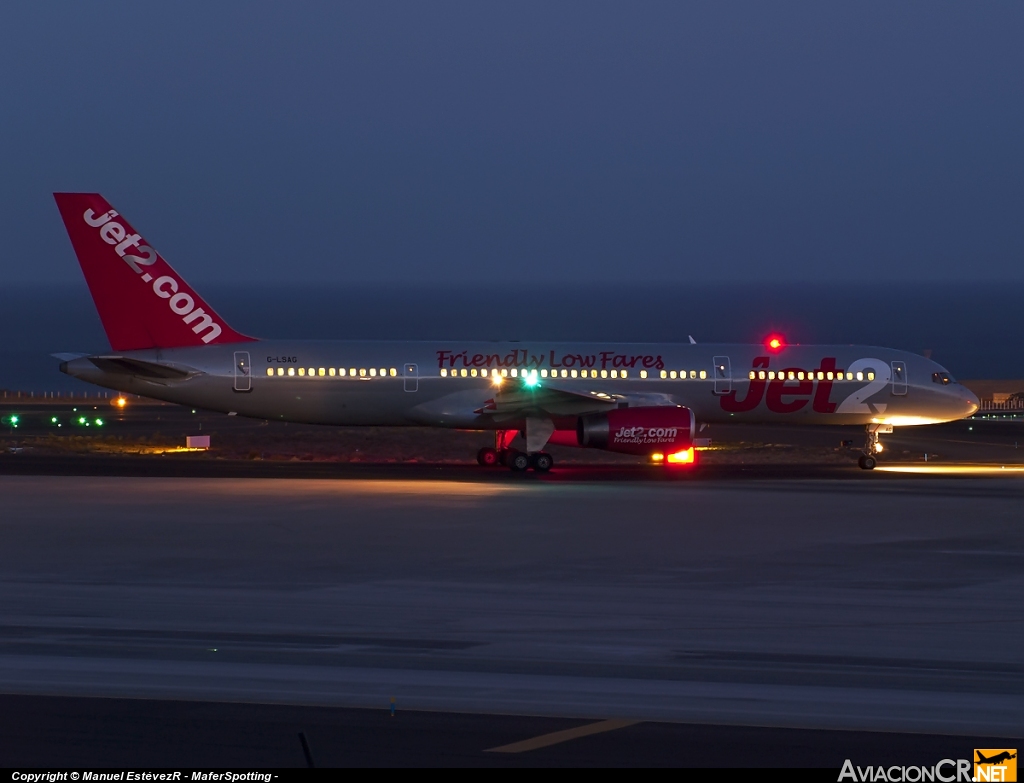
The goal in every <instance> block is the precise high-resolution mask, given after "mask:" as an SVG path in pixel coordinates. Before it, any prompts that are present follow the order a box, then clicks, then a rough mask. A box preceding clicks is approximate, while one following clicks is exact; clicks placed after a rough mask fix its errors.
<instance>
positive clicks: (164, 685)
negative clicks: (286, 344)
mask: <svg viewBox="0 0 1024 783" xmlns="http://www.w3.org/2000/svg"><path fill="white" fill-rule="evenodd" d="M392 471H393V472H392V476H393V477H392V478H391V479H385V478H379V477H378V478H365V479H359V478H347V479H341V480H339V479H333V480H325V479H269V478H263V479H246V478H217V479H212V478H195V477H163V478H159V477H158V478H146V477H114V476H12V475H6V476H0V497H2V498H3V514H2V516H0V535H2V537H3V542H4V544H3V546H2V547H0V573H2V582H0V691H2V692H5V693H9V694H37V695H42V694H50V695H63V696H110V697H123V696H129V697H137V698H150V699H167V698H170V699H187V700H212V701H218V700H220V701H243V702H244V701H251V702H265V703H275V702H276V703H289V704H306V705H330V706H347V707H385V706H386V705H387V704H388V702H389V700H390V699H391V698H392V697H394V698H395V699H396V700H397V702H398V704H399V705H400V706H401V707H402V708H404V709H420V710H423V709H430V710H442V711H454V712H486V713H511V714H522V715H548V716H561V717H577V718H598V719H599V718H630V719H649V720H662V721H666V720H667V721H678V722H690V723H721V724H742V725H756V726H775V727H813V728H833V729H857V730H861V729H869V730H887V731H909V732H926V733H954V734H968V735H969V734H978V735H990V736H1008V737H1009V736H1020V735H1021V734H1024V707H1022V706H1021V705H1022V704H1024V699H1022V695H1024V662H1022V659H1021V655H1020V649H1021V646H1022V644H1021V643H1022V641H1024V616H1022V615H1021V613H1020V611H1019V607H1020V600H1021V597H1022V596H1024V575H1022V568H1021V566H1022V564H1024V520H1022V518H1021V515H1020V511H1019V509H1020V508H1021V501H1022V500H1024V479H1012V478H1011V479H992V478H984V479H959V480H950V479H940V478H934V477H928V478H903V477H893V476H888V477H885V478H884V479H883V478H882V477H878V480H875V477H871V478H868V479H866V480H860V479H858V480H856V481H842V480H835V481H831V480H787V481H775V480H730V481H679V482H665V481H660V482H659V481H640V480H634V481H595V482H583V483H574V482H556V481H546V482H541V481H513V480H508V479H509V478H510V477H509V475H508V474H504V473H503V474H502V476H504V477H505V478H503V479H501V480H495V479H489V480H487V481H468V480H449V479H446V478H444V474H443V472H442V475H441V478H439V479H429V480H428V479H426V478H425V477H424V478H423V479H419V480H407V479H403V478H401V476H402V475H403V473H402V471H403V469H402V468H394V469H392ZM453 475H455V476H462V474H460V473H456V474H453ZM463 478H464V477H463Z"/></svg>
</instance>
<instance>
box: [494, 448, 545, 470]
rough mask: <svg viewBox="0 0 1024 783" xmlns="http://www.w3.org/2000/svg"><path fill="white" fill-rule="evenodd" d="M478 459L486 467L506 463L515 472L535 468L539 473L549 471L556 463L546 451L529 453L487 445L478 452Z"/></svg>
mask: <svg viewBox="0 0 1024 783" xmlns="http://www.w3.org/2000/svg"><path fill="white" fill-rule="evenodd" d="M476 461H477V462H479V463H480V464H481V465H483V466H484V467H485V468H492V467H495V466H497V465H505V466H507V467H508V468H509V469H510V470H512V472H513V473H523V472H524V471H527V470H529V469H530V468H533V469H534V470H535V471H536V472H537V473H547V472H548V471H549V470H551V468H552V467H553V466H554V464H555V460H554V458H553V457H552V456H551V455H550V454H548V453H547V452H545V451H541V452H538V453H537V454H527V453H526V452H524V451H517V450H516V449H500V450H499V449H492V448H491V447H490V446H485V447H484V448H482V449H480V451H478V452H477V453H476Z"/></svg>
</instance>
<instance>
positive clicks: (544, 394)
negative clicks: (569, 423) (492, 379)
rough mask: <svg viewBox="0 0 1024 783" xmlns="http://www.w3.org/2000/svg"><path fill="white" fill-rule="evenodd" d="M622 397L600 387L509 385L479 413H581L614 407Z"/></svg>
mask: <svg viewBox="0 0 1024 783" xmlns="http://www.w3.org/2000/svg"><path fill="white" fill-rule="evenodd" d="M621 399H622V396H621V395H618V394H609V393H607V392H604V391H601V390H600V389H593V390H586V391H577V390H572V391H570V390H569V389H562V388H559V387H557V386H548V385H547V384H541V385H538V386H533V387H531V386H526V385H519V384H509V385H508V387H507V388H503V389H499V390H496V391H495V394H494V397H492V398H491V399H489V400H488V401H487V402H486V403H485V404H484V406H483V407H482V408H480V409H479V410H478V411H477V412H478V413H490V414H492V415H494V416H495V417H496V418H504V417H508V418H516V417H520V416H524V415H534V416H541V417H550V416H578V415H580V414H583V413H592V412H596V411H603V410H608V409H609V408H614V407H615V406H616V405H617V404H618V402H619V401H620V400H621Z"/></svg>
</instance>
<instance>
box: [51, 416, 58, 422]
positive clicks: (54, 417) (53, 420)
mask: <svg viewBox="0 0 1024 783" xmlns="http://www.w3.org/2000/svg"><path fill="white" fill-rule="evenodd" d="M56 423H57V417H56V416H51V417H50V424H56Z"/></svg>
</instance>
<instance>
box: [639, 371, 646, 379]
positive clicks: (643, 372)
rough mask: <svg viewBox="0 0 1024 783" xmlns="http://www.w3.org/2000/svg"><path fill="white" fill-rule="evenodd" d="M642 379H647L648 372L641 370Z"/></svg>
mask: <svg viewBox="0 0 1024 783" xmlns="http://www.w3.org/2000/svg"><path fill="white" fill-rule="evenodd" d="M640 377H641V378H646V377H647V370H641V371H640Z"/></svg>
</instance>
